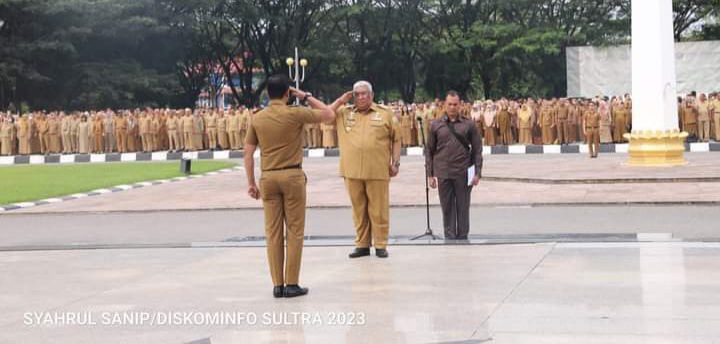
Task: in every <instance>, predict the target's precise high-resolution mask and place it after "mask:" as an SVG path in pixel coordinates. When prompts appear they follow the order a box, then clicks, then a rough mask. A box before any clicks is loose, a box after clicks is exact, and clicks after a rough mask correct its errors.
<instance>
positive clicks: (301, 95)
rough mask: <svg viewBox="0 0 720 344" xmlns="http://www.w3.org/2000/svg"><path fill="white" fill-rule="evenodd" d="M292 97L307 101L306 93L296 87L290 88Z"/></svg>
mask: <svg viewBox="0 0 720 344" xmlns="http://www.w3.org/2000/svg"><path fill="white" fill-rule="evenodd" d="M290 95H291V96H293V97H295V98H298V99H305V96H306V95H305V92H303V91H301V90H298V89H297V88H295V87H290Z"/></svg>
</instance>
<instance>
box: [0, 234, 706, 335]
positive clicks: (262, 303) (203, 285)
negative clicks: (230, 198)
mask: <svg viewBox="0 0 720 344" xmlns="http://www.w3.org/2000/svg"><path fill="white" fill-rule="evenodd" d="M347 251H348V249H347V248H346V247H308V248H306V249H305V253H304V261H303V271H302V276H301V279H302V280H301V284H304V285H306V286H308V287H310V294H309V295H308V296H305V297H302V298H297V299H274V298H272V296H271V293H270V289H271V283H270V281H269V277H268V271H267V265H266V262H265V250H264V249H263V248H242V249H238V248H235V249H154V250H148V249H134V250H81V251H49V252H2V253H0V274H2V276H3V280H4V281H7V282H8V283H2V284H0V301H1V302H0V342H3V343H14V342H18V341H22V342H32V343H73V344H81V343H93V344H94V343H98V342H102V343H210V344H220V343H269V342H272V343H276V342H282V343H449V342H462V343H485V342H492V343H503V344H504V343H553V344H554V343H654V344H655V343H673V344H679V343H717V342H718V341H720V328H719V327H718V326H716V325H717V324H718V323H720V311H719V310H720V294H719V293H718V292H717V291H718V290H720V273H719V272H718V271H720V263H719V262H720V245H717V244H694V243H617V244H593V243H587V244H552V243H549V244H535V245H494V246H492V245H491V246H475V245H472V246H421V247H419V246H413V247H410V246H404V247H393V248H391V250H390V254H391V256H390V258H389V259H387V260H381V259H378V258H376V257H366V258H361V259H358V260H349V259H348V258H347V256H346V254H347ZM45 312H49V313H45ZM47 314H49V315H47ZM69 314H73V316H74V317H75V319H76V320H75V322H74V323H68V319H69V318H68V317H70V315H69ZM169 314H172V318H170V319H171V320H173V322H172V323H170V324H168V322H167V318H168V315H169ZM61 317H64V320H63V319H60V318H61ZM83 319H85V320H83ZM233 319H234V320H233Z"/></svg>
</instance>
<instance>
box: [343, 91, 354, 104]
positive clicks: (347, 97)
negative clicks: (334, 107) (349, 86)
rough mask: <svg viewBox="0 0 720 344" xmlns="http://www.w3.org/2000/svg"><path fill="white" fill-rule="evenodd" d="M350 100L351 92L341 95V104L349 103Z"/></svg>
mask: <svg viewBox="0 0 720 344" xmlns="http://www.w3.org/2000/svg"><path fill="white" fill-rule="evenodd" d="M352 98H353V91H347V92H345V93H343V95H342V97H340V99H341V101H342V102H343V104H345V103H347V102H349V101H350V99H352Z"/></svg>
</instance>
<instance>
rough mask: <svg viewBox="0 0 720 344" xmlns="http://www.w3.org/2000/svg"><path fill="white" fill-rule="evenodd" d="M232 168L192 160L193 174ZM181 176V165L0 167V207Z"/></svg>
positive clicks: (178, 163)
mask: <svg viewBox="0 0 720 344" xmlns="http://www.w3.org/2000/svg"><path fill="white" fill-rule="evenodd" d="M234 166H235V164H234V163H230V162H221V161H198V160H194V161H193V162H192V172H193V174H201V173H205V172H210V171H217V170H221V169H224V168H228V167H234ZM181 175H183V174H182V173H180V162H167V163H166V162H162V163H154V162H135V163H103V164H73V165H21V166H8V167H2V168H0V205H3V204H11V203H18V202H27V201H37V200H41V199H45V198H51V197H58V196H67V195H71V194H74V193H79V192H88V191H92V190H96V189H101V188H107V187H111V186H116V185H122V184H132V183H138V182H143V181H150V180H157V179H168V178H173V177H178V176H181Z"/></svg>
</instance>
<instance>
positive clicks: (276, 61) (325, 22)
mask: <svg viewBox="0 0 720 344" xmlns="http://www.w3.org/2000/svg"><path fill="white" fill-rule="evenodd" d="M673 7H674V11H675V17H674V24H675V32H674V34H675V38H676V39H677V40H700V39H704V40H710V39H719V38H720V26H718V22H719V21H718V20H717V19H718V16H719V15H720V13H719V12H718V11H719V9H720V0H674V2H673ZM629 38H630V0H593V1H590V0H328V1H320V0H0V109H4V108H7V107H8V106H10V104H11V103H13V104H14V105H15V106H20V104H25V105H26V106H27V107H29V108H32V109H49V110H54V109H70V110H73V109H100V108H106V107H112V108H131V107H145V106H152V107H163V106H171V107H185V106H192V105H193V104H194V103H195V101H196V100H197V97H198V95H199V94H200V93H201V91H203V90H206V91H208V92H209V93H211V94H215V93H216V92H218V91H220V89H221V86H223V85H227V86H231V87H230V88H231V92H232V96H233V98H234V99H235V101H236V102H237V103H238V104H248V105H252V104H256V103H257V99H258V96H259V94H258V91H257V88H253V83H252V80H253V78H254V77H255V78H257V77H258V76H260V77H261V79H262V78H264V77H265V76H267V75H270V74H273V73H277V72H285V71H287V66H286V65H285V58H286V57H288V56H290V55H291V52H292V51H293V48H294V47H296V46H297V47H299V48H300V54H301V55H302V57H304V58H306V59H308V60H309V61H310V64H309V65H308V68H307V78H306V81H305V83H304V84H303V87H304V88H306V89H309V90H312V91H314V92H315V93H316V94H318V95H321V96H325V97H328V98H330V97H334V96H337V95H339V94H340V93H341V92H343V91H345V89H346V88H347V87H348V86H349V85H350V84H351V83H352V82H353V81H355V80H358V79H367V80H369V81H371V82H372V83H373V84H374V86H375V89H376V94H377V95H378V96H379V97H380V98H384V99H393V100H394V99H403V100H404V101H406V102H414V101H417V100H423V99H429V98H434V97H436V96H439V95H440V94H441V93H442V92H444V91H446V90H448V89H451V88H452V89H455V90H457V91H458V92H460V93H461V94H463V95H465V96H468V97H473V98H483V97H485V98H490V97H492V98H495V97H527V96H532V97H551V96H562V95H564V93H565V85H566V81H565V80H566V76H565V49H566V47H568V46H578V45H611V44H619V43H627V42H628V41H629ZM230 80H234V82H229V81H230Z"/></svg>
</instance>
